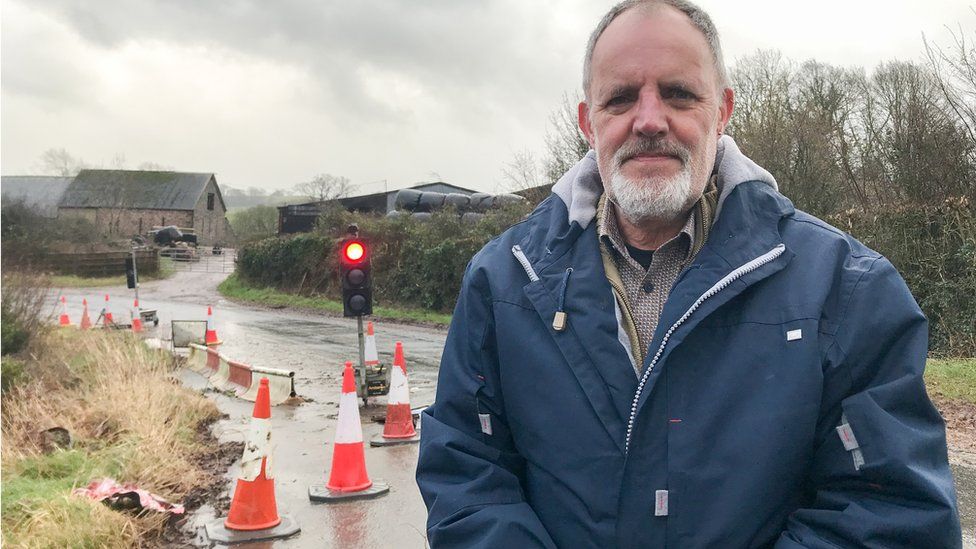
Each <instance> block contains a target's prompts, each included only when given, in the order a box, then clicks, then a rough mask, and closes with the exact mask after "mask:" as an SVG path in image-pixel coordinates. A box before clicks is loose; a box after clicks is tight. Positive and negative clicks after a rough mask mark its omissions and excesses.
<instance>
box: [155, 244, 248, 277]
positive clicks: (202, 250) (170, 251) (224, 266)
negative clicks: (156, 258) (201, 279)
mask: <svg viewBox="0 0 976 549" xmlns="http://www.w3.org/2000/svg"><path fill="white" fill-rule="evenodd" d="M159 255H160V257H168V258H169V259H170V262H171V264H172V265H173V268H174V269H176V270H177V271H192V272H199V273H232V272H234V263H235V262H236V261H237V251H236V250H234V249H232V248H223V249H221V248H210V247H203V246H199V247H196V248H193V247H185V248H184V247H178V246H171V247H167V248H163V249H161V250H160V251H159Z"/></svg>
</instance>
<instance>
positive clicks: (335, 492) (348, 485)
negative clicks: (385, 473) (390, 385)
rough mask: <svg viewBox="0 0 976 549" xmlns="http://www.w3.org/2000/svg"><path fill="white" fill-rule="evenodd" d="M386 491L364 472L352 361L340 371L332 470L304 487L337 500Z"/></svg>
mask: <svg viewBox="0 0 976 549" xmlns="http://www.w3.org/2000/svg"><path fill="white" fill-rule="evenodd" d="M389 491H390V487H389V486H388V485H386V484H384V483H382V482H375V483H374V482H373V481H371V480H370V479H369V475H368V474H367V473H366V457H365V454H364V448H363V426H362V424H361V423H360V420H359V399H358V397H356V381H355V379H354V377H353V372H352V362H346V368H345V370H343V372H342V396H340V397H339V425H338V426H337V427H336V434H335V445H334V446H333V450H332V472H331V473H330V474H329V482H328V483H327V484H326V485H325V486H322V485H315V486H310V487H309V488H308V498H309V499H311V500H312V501H325V502H332V501H340V500H346V501H348V500H350V499H360V498H372V497H376V496H379V495H382V494H385V493H387V492H389Z"/></svg>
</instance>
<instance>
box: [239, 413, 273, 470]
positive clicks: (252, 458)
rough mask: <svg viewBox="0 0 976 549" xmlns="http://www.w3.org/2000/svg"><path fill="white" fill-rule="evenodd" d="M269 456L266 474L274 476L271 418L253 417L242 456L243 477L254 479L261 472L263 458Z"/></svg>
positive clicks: (265, 468) (265, 467) (266, 463)
mask: <svg viewBox="0 0 976 549" xmlns="http://www.w3.org/2000/svg"><path fill="white" fill-rule="evenodd" d="M264 458H268V460H267V461H266V462H265V465H264V475H265V476H266V477H268V478H274V475H273V474H272V469H271V420H270V419H266V418H251V428H250V430H249V431H248V433H247V440H246V441H245V443H244V455H243V456H242V457H241V477H240V478H241V479H242V480H247V481H253V480H254V479H256V478H258V475H259V474H260V473H261V460H262V459H264Z"/></svg>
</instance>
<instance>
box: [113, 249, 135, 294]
mask: <svg viewBox="0 0 976 549" xmlns="http://www.w3.org/2000/svg"><path fill="white" fill-rule="evenodd" d="M116 265H118V263H116ZM125 287H126V288H130V289H131V288H135V287H136V262H135V260H134V259H133V258H131V257H127V258H125Z"/></svg>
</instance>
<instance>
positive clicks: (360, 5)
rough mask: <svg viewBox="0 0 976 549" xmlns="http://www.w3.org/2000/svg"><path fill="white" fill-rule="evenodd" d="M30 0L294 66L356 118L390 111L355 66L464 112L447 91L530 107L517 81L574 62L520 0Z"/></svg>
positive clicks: (101, 31) (97, 23) (89, 29)
mask: <svg viewBox="0 0 976 549" xmlns="http://www.w3.org/2000/svg"><path fill="white" fill-rule="evenodd" d="M34 5H35V6H42V7H43V8H44V9H47V10H49V11H51V12H52V13H55V14H57V15H58V16H59V17H61V18H63V20H65V21H66V22H68V23H69V24H70V25H71V26H72V27H74V28H75V29H76V30H77V32H79V33H80V34H81V35H82V36H84V37H85V38H86V39H88V40H90V41H91V42H93V43H96V44H100V45H102V46H104V47H113V46H116V45H118V44H119V43H121V42H125V41H130V40H135V41H139V40H146V39H159V40H164V41H172V42H178V43H181V44H184V45H185V44H187V43H203V44H219V45H220V46H222V47H226V48H230V49H233V50H237V51H240V52H244V53H246V54H248V55H254V56H259V57H264V58H267V59H271V60H273V61H275V62H281V63H288V64H296V65H299V66H303V67H305V68H306V69H307V70H309V72H310V73H311V74H313V75H315V76H316V77H317V78H318V79H319V81H320V82H321V84H322V86H323V87H324V89H325V90H327V91H329V92H331V94H333V95H334V96H335V100H336V101H338V102H339V103H341V105H342V106H343V108H344V109H351V110H352V112H353V113H354V114H355V115H358V116H363V115H366V116H369V115H370V114H372V115H378V116H381V117H390V116H394V117H395V116H398V113H396V112H390V111H389V109H386V108H385V107H383V106H382V105H379V104H376V103H375V102H372V101H369V100H368V99H367V97H366V95H365V94H364V93H363V92H362V88H363V84H362V82H361V81H360V80H359V79H358V77H357V76H356V74H355V68H356V67H358V66H362V65H370V66H374V67H378V68H381V69H383V70H386V71H393V72H397V73H401V74H405V75H410V77H411V78H413V79H416V80H417V81H419V82H420V83H421V84H422V85H423V86H424V88H425V91H426V92H427V93H428V94H429V95H430V96H432V97H434V98H436V99H438V100H439V101H442V102H443V104H444V107H445V108H459V109H462V110H469V109H470V106H469V105H465V106H462V105H461V104H458V103H457V101H456V98H458V97H466V96H471V95H475V96H478V97H481V98H482V99H481V100H482V101H484V98H485V97H487V98H497V100H498V101H502V102H508V103H511V104H510V105H509V106H510V107H512V108H515V109H519V108H525V109H526V110H527V111H528V112H531V111H533V110H536V109H538V108H539V107H541V106H542V105H537V104H530V105H526V106H524V107H520V106H519V104H518V103H519V102H516V101H515V97H513V94H514V95H516V96H517V95H521V97H523V98H525V97H526V96H531V94H526V93H525V90H526V89H531V90H538V89H540V88H541V89H545V88H547V87H548V86H550V85H551V83H552V82H553V81H554V80H556V79H559V78H565V76H566V73H567V70H570V71H572V70H574V68H575V67H577V66H578V60H576V59H566V58H565V56H564V55H562V56H561V54H562V53H563V52H560V51H559V49H558V47H557V45H556V44H558V41H557V40H547V38H552V37H551V34H550V31H549V30H548V28H547V24H548V21H547V20H546V18H545V17H544V16H541V14H538V12H537V13H536V14H533V13H532V11H531V10H532V8H526V7H525V5H524V4H519V3H510V4H508V3H505V2H484V3H483V2H456V1H454V2H451V1H427V2H419V1H418V2H393V1H382V0H372V1H363V2H331V3H326V2H300V1H297V0H290V1H283V2H261V1H250V0H238V1H230V2H199V1H175V2H174V1H153V0H136V1H132V0H125V1H123V0H102V1H92V2H71V1H65V0H42V1H41V2H38V3H36V4H34ZM526 16H529V17H526ZM526 19H528V20H526ZM560 38H562V37H560ZM579 39H580V41H582V40H584V39H585V37H583V36H581V37H579ZM561 41H564V40H561ZM489 100H492V99H489Z"/></svg>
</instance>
